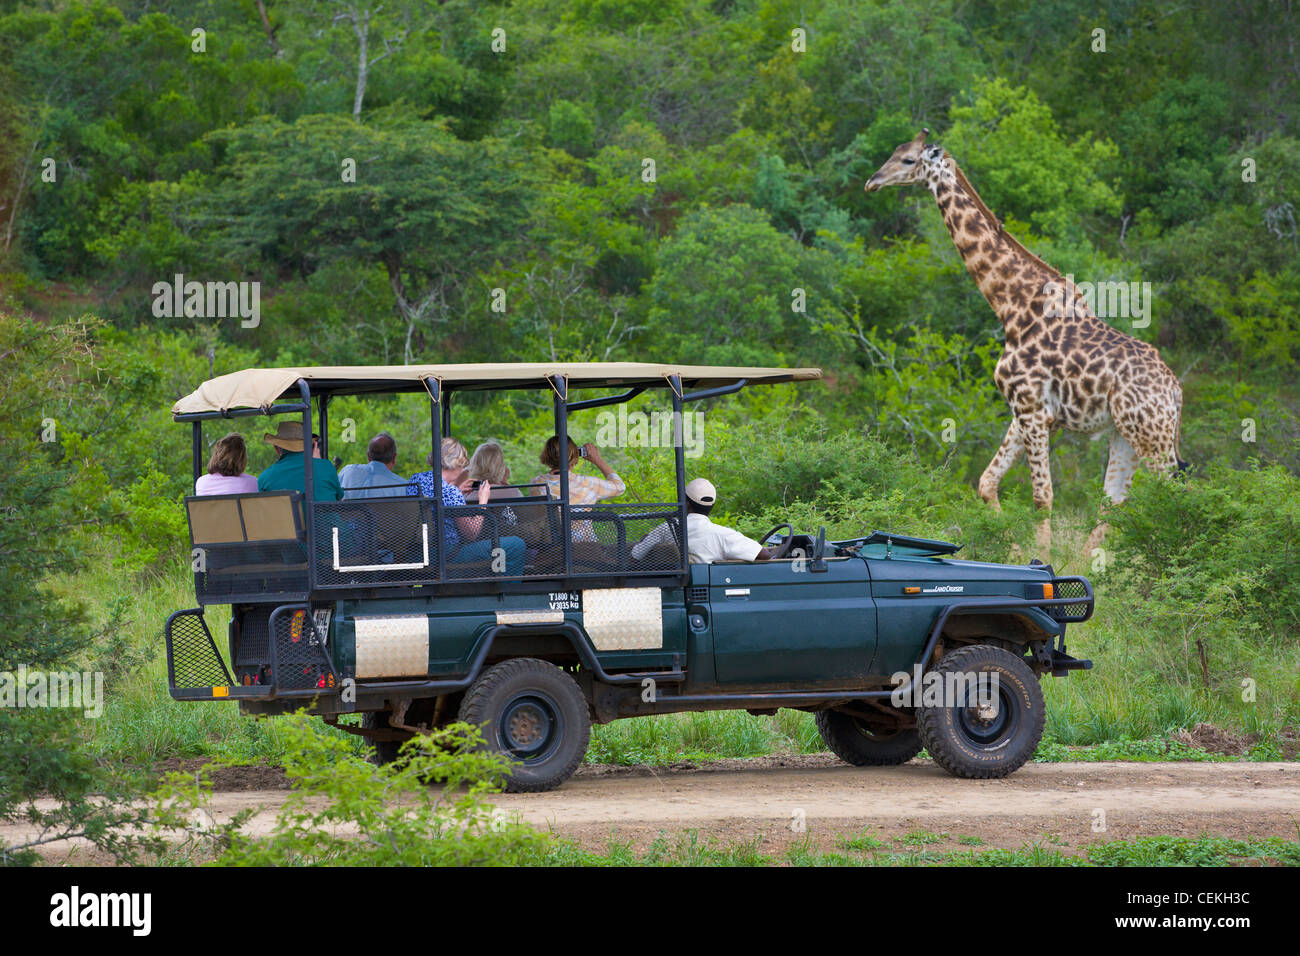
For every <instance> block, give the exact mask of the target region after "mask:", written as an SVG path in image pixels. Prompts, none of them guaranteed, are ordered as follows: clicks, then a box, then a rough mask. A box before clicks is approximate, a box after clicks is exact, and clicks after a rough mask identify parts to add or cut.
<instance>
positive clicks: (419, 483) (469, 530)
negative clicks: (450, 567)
mask: <svg viewBox="0 0 1300 956" xmlns="http://www.w3.org/2000/svg"><path fill="white" fill-rule="evenodd" d="M433 463H434V457H433V454H432V453H430V455H429V465H430V467H432V466H433ZM468 464H469V455H468V454H467V453H466V451H465V446H464V445H462V444H461V443H460V442H458V441H457V440H456V439H454V438H444V439H443V440H442V475H441V476H439V475H435V474H434V472H433V471H420V472H416V473H415V474H414V475H412V476H411V480H410V481H409V482H407V485H406V493H407V494H408V495H419V496H421V497H424V498H433V497H435V496H441V498H442V504H443V507H445V508H456V507H461V506H463V505H464V504H465V495H464V493H463V492H462V491H461V490H460V488H458V487H457V484H456V483H457V482H458V481H461V480H466V481H467V480H468V479H462V475H463V473H464V471H465V466H466V465H468ZM491 500H492V484H491V482H489V481H484V482H483V483H482V484H481V485H480V486H479V493H478V503H479V504H483V505H486V504H488V503H489V502H490V501H491ZM485 524H486V521H485V518H484V516H483V515H482V514H477V515H465V514H457V515H454V516H453V515H447V516H445V517H444V519H443V537H444V538H445V539H446V542H447V551H448V553H449V554H450V555H451V559H452V560H453V561H459V562H465V561H484V560H491V559H492V558H493V557H494V555H493V554H492V547H493V544H492V537H491V535H490V534H489V535H488V536H486V537H484V538H482V539H481V540H476V539H478V538H479V535H481V534H483V533H484V531H485V527H484V526H485ZM462 542H463V543H462ZM499 544H500V547H501V549H502V550H503V551H504V552H505V559H506V560H505V573H506V574H508V575H511V576H518V575H521V574H523V573H524V541H523V538H516V537H503V538H500V539H499Z"/></svg>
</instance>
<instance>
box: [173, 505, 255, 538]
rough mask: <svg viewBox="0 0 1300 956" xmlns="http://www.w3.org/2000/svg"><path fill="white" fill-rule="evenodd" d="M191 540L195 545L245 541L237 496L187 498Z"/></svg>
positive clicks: (186, 508) (186, 507) (186, 506)
mask: <svg viewBox="0 0 1300 956" xmlns="http://www.w3.org/2000/svg"><path fill="white" fill-rule="evenodd" d="M185 510H186V512H187V513H188V515H189V519H190V540H191V541H192V542H193V543H194V545H195V546H201V545H208V544H235V543H242V542H243V541H244V524H243V522H242V521H240V518H239V499H237V498H186V499H185Z"/></svg>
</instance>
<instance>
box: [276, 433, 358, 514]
mask: <svg viewBox="0 0 1300 956" xmlns="http://www.w3.org/2000/svg"><path fill="white" fill-rule="evenodd" d="M313 437H314V436H313ZM262 441H264V442H266V443H267V444H269V445H272V446H274V448H275V454H276V459H275V463H274V464H272V465H271V466H270V467H268V468H266V469H265V470H263V472H262V473H261V474H260V475H258V477H257V490H258V491H281V490H288V491H303V489H304V485H303V480H302V469H303V460H302V422H280V423H279V424H278V425H277V426H276V428H275V434H274V435H270V434H268V435H265V436H263V438H262ZM311 485H312V497H313V498H314V499H315V500H316V501H340V500H342V498H343V486H342V485H340V484H339V475H338V472H336V471H335V470H334V464H333V462H330V461H328V460H326V459H324V458H319V459H317V460H316V461H314V462H312V466H311Z"/></svg>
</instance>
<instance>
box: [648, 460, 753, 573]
mask: <svg viewBox="0 0 1300 956" xmlns="http://www.w3.org/2000/svg"><path fill="white" fill-rule="evenodd" d="M717 500H718V491H717V489H716V488H714V487H713V482H711V481H709V480H708V479H707V478H696V479H695V480H694V481H692V482H691V483H690V484H688V485H687V486H686V540H687V543H688V544H689V546H690V557H691V563H692V564H711V563H713V562H714V561H770V560H771V559H772V552H771V551H769V550H768V549H767V548H765V547H763V546H762V545H761V544H759V543H758V542H757V541H755V540H753V539H752V538H746V537H745V536H744V535H743V534H741V533H740V532H739V531H736V530H734V529H732V528H728V527H726V526H724V525H720V524H714V523H713V522H712V521H710V520H709V512H710V511H712V510H713V506H714V504H716V503H717ZM676 543H677V539H676V536H675V535H674V534H673V530H672V527H671V526H670V525H669V524H668V523H667V522H665V523H663V524H661V525H659V526H658V527H657V528H655V529H654V530H652V531H651V532H650V533H649V534H647V535H646V536H645V537H644V538H642V539H641V540H640V541H638V542H637V543H636V544H635V545H633V546H632V551H631V554H632V559H633V560H634V561H639V560H641V559H642V558H644V557H645V556H646V555H647V554H649V553H650V549H651V548H653V547H654V546H655V545H657V544H664V545H676Z"/></svg>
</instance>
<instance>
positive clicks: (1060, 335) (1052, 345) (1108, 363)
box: [866, 129, 1183, 548]
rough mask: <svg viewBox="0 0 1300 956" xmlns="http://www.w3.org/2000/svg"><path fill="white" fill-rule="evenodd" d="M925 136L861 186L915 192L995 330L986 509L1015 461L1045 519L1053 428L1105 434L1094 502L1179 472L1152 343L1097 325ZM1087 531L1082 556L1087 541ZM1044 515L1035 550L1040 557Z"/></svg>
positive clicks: (1178, 408) (1175, 420) (1172, 401)
mask: <svg viewBox="0 0 1300 956" xmlns="http://www.w3.org/2000/svg"><path fill="white" fill-rule="evenodd" d="M929 132H930V131H929V130H928V129H923V130H921V132H920V133H919V134H917V136H916V138H915V139H913V140H911V141H910V142H907V143H903V144H902V145H901V146H899V147H898V148H897V149H896V150H894V153H893V155H892V156H890V157H889V159H888V160H886V161H885V164H884V165H883V166H881V167H880V169H878V170H877V171H876V172H875V174H874V175H872V176H871V178H869V179H868V180H867V182H866V191H867V192H875V191H876V190H878V189H883V188H884V187H886V186H907V185H914V184H924V185H925V186H926V188H928V189H929V190H930V193H931V194H932V195H933V196H934V199H935V202H936V203H938V206H939V212H940V214H941V215H942V216H943V221H944V224H945V225H946V226H947V227H948V233H949V235H951V236H952V241H953V244H954V245H955V246H956V247H957V252H958V254H959V255H960V256H961V258H962V262H963V263H965V265H966V270H967V271H968V272H969V273H970V274H971V277H972V278H973V279H974V280H975V284H976V285H977V286H978V287H979V290H980V292H981V294H983V296H984V298H985V300H986V301H987V302H988V303H989V306H990V307H992V309H993V311H994V313H995V314H996V315H997V317H998V319H999V321H1000V322H1001V323H1002V327H1003V330H1004V332H1005V335H1006V338H1005V344H1004V346H1003V350H1002V356H1001V357H1000V358H999V359H998V362H997V365H996V367H995V368H994V373H993V380H994V382H995V384H996V385H997V387H998V391H1000V392H1001V393H1002V396H1003V398H1005V399H1006V402H1007V405H1008V407H1009V408H1010V409H1011V424H1010V425H1009V426H1008V428H1007V432H1006V435H1005V436H1004V437H1003V439H1002V444H1001V446H1000V447H999V448H998V450H997V453H996V454H995V455H994V456H993V460H992V461H991V462H989V466H988V467H987V468H986V469H984V473H983V475H981V476H980V480H979V495H980V497H981V498H982V499H984V500H985V501H986V502H988V503H989V504H990V505H991V506H992V507H994V508H998V507H1000V506H999V504H998V487H999V485H1000V484H1001V482H1002V478H1003V477H1004V476H1005V475H1006V473H1007V472H1008V471H1009V470H1010V469H1011V466H1012V465H1014V464H1015V462H1016V461H1017V460H1018V459H1019V457H1020V456H1021V455H1022V454H1024V455H1025V456H1026V458H1027V459H1028V461H1029V470H1030V475H1031V480H1032V483H1033V490H1034V504H1035V505H1037V506H1038V507H1039V508H1041V509H1043V511H1044V512H1046V513H1047V515H1049V516H1050V512H1051V508H1052V475H1051V469H1050V467H1049V463H1048V449H1049V442H1050V438H1051V435H1052V433H1053V432H1054V431H1056V430H1057V429H1060V428H1065V429H1068V430H1070V431H1077V432H1082V433H1084V434H1086V435H1090V436H1092V437H1094V438H1100V437H1102V436H1103V435H1105V434H1109V438H1110V457H1109V461H1108V463H1107V466H1106V477H1105V484H1104V487H1105V493H1106V496H1107V498H1108V499H1109V500H1110V501H1112V502H1115V503H1118V502H1120V501H1123V500H1124V498H1125V496H1126V495H1127V493H1128V489H1129V486H1130V484H1131V483H1132V481H1133V475H1134V473H1135V472H1136V471H1137V468H1138V465H1139V463H1143V462H1145V463H1146V465H1147V466H1148V467H1149V468H1151V469H1152V470H1154V471H1156V472H1159V473H1163V474H1169V473H1172V472H1173V471H1174V469H1175V468H1177V467H1178V465H1179V464H1180V461H1179V458H1178V440H1179V430H1180V427H1181V419H1182V406H1183V390H1182V386H1181V385H1180V384H1179V382H1178V377H1177V376H1176V375H1174V373H1173V371H1172V370H1171V369H1170V368H1169V366H1168V365H1166V364H1165V363H1164V361H1163V360H1162V359H1161V358H1160V353H1159V352H1158V351H1157V350H1156V348H1155V347H1154V346H1152V345H1149V344H1147V343H1146V342H1142V341H1140V340H1139V339H1136V338H1134V337H1133V336H1131V335H1127V334H1125V333H1124V332H1121V331H1119V330H1118V329H1116V328H1114V327H1112V326H1110V325H1108V324H1107V323H1105V322H1103V321H1102V320H1101V319H1099V318H1098V317H1097V315H1096V314H1095V312H1094V310H1093V308H1092V307H1091V305H1090V304H1089V302H1088V300H1087V298H1086V297H1085V296H1084V295H1083V294H1081V293H1080V292H1079V288H1078V287H1076V286H1075V285H1074V280H1073V277H1072V276H1071V277H1070V278H1069V280H1068V281H1067V280H1066V278H1065V277H1063V276H1062V275H1061V273H1060V272H1058V271H1057V270H1056V269H1054V268H1052V267H1051V266H1050V265H1048V264H1047V263H1046V262H1044V261H1043V260H1042V259H1040V258H1038V256H1036V255H1034V254H1033V253H1032V252H1030V251H1029V250H1028V249H1026V248H1025V247H1024V246H1023V245H1021V244H1020V243H1019V242H1018V241H1016V239H1015V238H1014V237H1012V236H1011V235H1010V234H1008V233H1007V232H1006V231H1005V230H1004V229H1003V227H1002V223H1001V222H1000V221H999V220H998V218H997V217H996V216H995V215H994V214H993V212H992V210H990V209H989V208H988V206H986V205H985V204H984V201H983V200H982V199H980V197H979V194H978V193H976V192H975V189H974V187H973V186H971V184H970V182H969V181H968V180H967V179H966V176H965V175H964V174H963V173H962V171H961V169H960V167H958V165H957V163H956V162H955V161H954V160H953V158H952V156H951V155H949V153H948V152H947V150H945V149H944V148H943V147H942V146H939V145H937V144H931V145H926V137H927V136H928V135H929ZM1103 527H1104V526H1098V529H1096V530H1094V533H1093V536H1092V538H1090V540H1089V546H1090V547H1091V546H1093V544H1094V543H1095V541H1094V539H1097V538H1098V533H1097V532H1098V531H1101V530H1102V529H1103ZM1050 538H1051V525H1050V517H1044V518H1043V520H1042V522H1041V523H1040V525H1039V534H1038V545H1039V547H1040V548H1047V547H1050Z"/></svg>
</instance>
